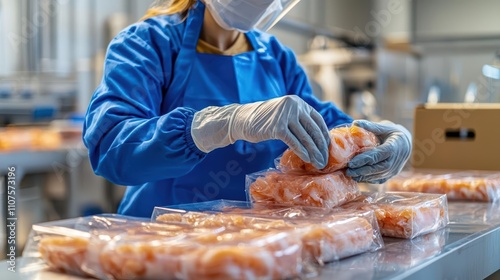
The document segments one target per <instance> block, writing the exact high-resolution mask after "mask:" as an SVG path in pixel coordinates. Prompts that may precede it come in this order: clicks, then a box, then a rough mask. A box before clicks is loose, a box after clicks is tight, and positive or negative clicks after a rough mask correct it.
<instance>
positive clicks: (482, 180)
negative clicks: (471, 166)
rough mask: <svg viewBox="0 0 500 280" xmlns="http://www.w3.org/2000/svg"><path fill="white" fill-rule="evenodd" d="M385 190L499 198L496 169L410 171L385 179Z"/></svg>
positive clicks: (454, 197) (457, 197)
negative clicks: (492, 170) (494, 170)
mask: <svg viewBox="0 0 500 280" xmlns="http://www.w3.org/2000/svg"><path fill="white" fill-rule="evenodd" d="M387 190H389V191H405V192H423V193H440V194H446V196H447V197H448V199H449V200H472V201H499V200H500V173H499V172H488V171H451V172H450V171H436V170H432V171H410V172H403V173H401V174H400V175H398V176H397V177H395V178H393V179H391V180H389V181H388V182H387Z"/></svg>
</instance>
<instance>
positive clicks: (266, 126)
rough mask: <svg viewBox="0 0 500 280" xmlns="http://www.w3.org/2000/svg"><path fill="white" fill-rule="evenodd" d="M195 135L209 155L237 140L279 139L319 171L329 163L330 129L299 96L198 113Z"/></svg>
mask: <svg viewBox="0 0 500 280" xmlns="http://www.w3.org/2000/svg"><path fill="white" fill-rule="evenodd" d="M191 135H192V137H193V140H194V142H195V144H196V146H197V147H198V148H199V149H200V150H201V151H203V152H206V153H208V152H210V151H212V150H214V149H216V148H221V147H225V146H227V145H229V144H232V143H234V142H236V141H237V140H246V141H248V142H252V143H257V142H261V141H265V140H271V139H279V140H282V141H283V142H285V143H286V144H287V145H288V146H289V147H290V149H292V150H293V151H294V152H295V153H296V154H297V155H298V156H299V157H300V158H301V159H302V160H304V161H306V162H310V163H312V164H313V165H314V166H315V167H316V168H319V169H321V168H324V167H325V165H326V163H327V161H328V146H329V145H330V137H329V134H328V127H327V126H326V124H325V121H324V120H323V117H322V116H321V115H320V114H319V113H318V112H317V111H316V110H315V109H314V108H312V107H311V106H309V104H307V103H306V102H305V101H303V100H302V99H301V98H300V97H298V96H295V95H287V96H284V97H279V98H274V99H271V100H268V101H264V102H255V103H250V104H245V105H238V104H232V105H227V106H224V107H208V108H205V109H203V110H201V111H199V112H197V113H196V114H195V116H194V119H193V122H192V126H191Z"/></svg>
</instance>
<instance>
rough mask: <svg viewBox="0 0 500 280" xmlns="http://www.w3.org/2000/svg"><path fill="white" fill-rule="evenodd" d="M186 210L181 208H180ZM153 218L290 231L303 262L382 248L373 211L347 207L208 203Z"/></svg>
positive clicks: (161, 212) (160, 212) (160, 211)
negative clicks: (297, 238) (299, 244)
mask: <svg viewBox="0 0 500 280" xmlns="http://www.w3.org/2000/svg"><path fill="white" fill-rule="evenodd" d="M183 208H184V209H187V211H186V210H180V209H183ZM152 220H153V221H160V222H161V221H167V222H172V221H175V222H180V223H186V224H188V225H193V226H197V227H199V226H200V225H209V226H211V225H214V224H215V225H220V224H225V225H226V227H229V228H233V229H238V230H239V229H244V228H249V229H267V230H271V229H273V230H291V231H295V232H297V233H298V234H299V235H300V238H301V241H302V245H303V252H302V256H303V258H304V260H306V261H307V260H311V259H312V260H313V261H314V262H316V263H319V264H323V263H326V262H331V261H335V260H339V259H343V258H346V257H349V256H353V255H356V254H360V253H364V252H368V251H376V250H378V249H380V248H382V247H383V241H382V238H381V235H380V232H379V229H378V224H377V221H376V218H375V215H374V212H373V211H371V210H362V211H345V210H331V209H326V208H315V207H300V206H299V207H290V206H286V205H277V204H269V203H265V204H253V205H250V204H249V203H247V202H238V201H225V200H219V201H211V202H204V203H196V204H187V205H178V206H173V207H172V208H161V207H157V208H155V210H154V212H153V216H152Z"/></svg>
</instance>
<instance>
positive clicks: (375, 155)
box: [347, 120, 411, 184]
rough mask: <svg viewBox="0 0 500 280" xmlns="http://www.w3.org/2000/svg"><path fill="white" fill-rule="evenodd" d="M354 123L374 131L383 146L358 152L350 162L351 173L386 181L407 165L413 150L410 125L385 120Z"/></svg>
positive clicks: (358, 178) (366, 179)
mask: <svg viewBox="0 0 500 280" xmlns="http://www.w3.org/2000/svg"><path fill="white" fill-rule="evenodd" d="M353 125H356V126H359V127H361V128H364V129H366V130H368V131H371V132H372V133H374V134H375V135H376V136H377V137H378V138H379V140H380V143H381V144H380V146H378V147H375V148H374V149H372V150H369V151H367V152H364V153H362V154H359V155H357V156H355V157H354V158H353V159H352V160H351V161H350V162H349V165H348V169H347V176H350V177H352V178H353V179H354V180H356V181H358V182H367V183H372V184H382V183H384V182H386V181H387V180H388V179H390V178H391V177H393V176H395V175H397V174H398V173H399V172H400V171H401V169H403V167H404V165H405V163H406V161H407V160H408V158H409V157H410V153H411V135H410V132H409V131H408V130H406V128H404V127H403V126H401V125H396V124H393V123H391V122H388V121H385V122H381V123H373V122H369V121H365V120H359V121H355V122H354V123H353Z"/></svg>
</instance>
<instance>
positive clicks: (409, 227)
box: [342, 192, 449, 239]
mask: <svg viewBox="0 0 500 280" xmlns="http://www.w3.org/2000/svg"><path fill="white" fill-rule="evenodd" d="M342 208H344V209H372V210H374V211H375V214H376V216H377V220H378V224H379V227H380V231H381V232H382V236H387V237H397V238H408V239H411V238H414V237H417V236H419V235H423V234H426V233H430V232H434V231H437V230H439V229H441V228H443V227H445V226H446V225H447V224H448V222H449V220H448V203H447V200H446V195H439V194H421V193H403V192H388V193H365V194H363V195H362V196H360V197H359V198H357V199H356V200H354V201H352V202H349V203H347V204H345V205H343V206H342Z"/></svg>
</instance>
